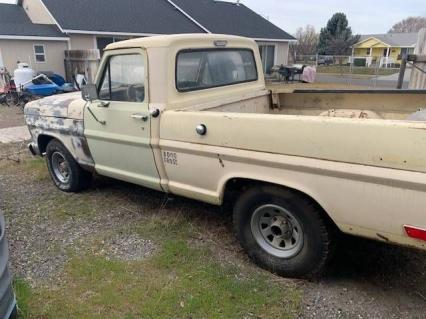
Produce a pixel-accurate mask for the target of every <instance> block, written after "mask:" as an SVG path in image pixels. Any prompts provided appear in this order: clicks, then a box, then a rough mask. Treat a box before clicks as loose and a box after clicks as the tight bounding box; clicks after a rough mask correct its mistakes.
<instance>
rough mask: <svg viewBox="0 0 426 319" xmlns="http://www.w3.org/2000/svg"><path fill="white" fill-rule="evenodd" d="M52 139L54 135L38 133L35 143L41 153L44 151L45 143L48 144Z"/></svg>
mask: <svg viewBox="0 0 426 319" xmlns="http://www.w3.org/2000/svg"><path fill="white" fill-rule="evenodd" d="M54 139H55V138H54V137H52V136H49V135H39V137H38V139H37V144H38V149H39V150H40V153H41V154H44V153H46V148H47V144H49V142H50V141H51V140H54Z"/></svg>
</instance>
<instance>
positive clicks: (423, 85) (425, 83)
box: [409, 29, 426, 90]
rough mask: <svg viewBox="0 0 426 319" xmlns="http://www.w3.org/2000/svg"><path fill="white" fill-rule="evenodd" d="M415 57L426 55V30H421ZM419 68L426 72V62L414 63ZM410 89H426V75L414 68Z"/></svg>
mask: <svg viewBox="0 0 426 319" xmlns="http://www.w3.org/2000/svg"><path fill="white" fill-rule="evenodd" d="M414 54H415V55H425V54H426V29H421V30H420V32H419V35H418V38H417V45H416V49H415V50H414ZM414 63H415V65H416V66H417V67H419V68H420V69H422V70H426V62H414ZM409 88H410V89H417V90H421V89H426V74H425V73H423V72H421V71H420V70H417V69H416V68H412V70H411V79H410V86H409Z"/></svg>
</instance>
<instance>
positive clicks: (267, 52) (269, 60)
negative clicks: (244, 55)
mask: <svg viewBox="0 0 426 319" xmlns="http://www.w3.org/2000/svg"><path fill="white" fill-rule="evenodd" d="M259 51H260V58H261V59H262V65H263V71H265V73H266V74H271V73H272V68H273V66H274V64H275V45H259Z"/></svg>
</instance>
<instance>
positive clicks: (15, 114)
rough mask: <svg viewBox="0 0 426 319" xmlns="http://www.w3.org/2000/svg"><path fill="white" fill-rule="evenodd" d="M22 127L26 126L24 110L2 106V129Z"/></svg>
mask: <svg viewBox="0 0 426 319" xmlns="http://www.w3.org/2000/svg"><path fill="white" fill-rule="evenodd" d="M22 125H25V120H24V112H23V111H22V109H20V108H18V107H15V106H14V107H8V106H5V105H3V104H0V129H2V128H7V127H15V126H22Z"/></svg>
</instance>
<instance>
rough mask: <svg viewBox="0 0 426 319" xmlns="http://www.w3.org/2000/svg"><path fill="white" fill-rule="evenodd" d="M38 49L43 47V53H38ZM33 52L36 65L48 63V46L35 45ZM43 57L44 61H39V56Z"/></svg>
mask: <svg viewBox="0 0 426 319" xmlns="http://www.w3.org/2000/svg"><path fill="white" fill-rule="evenodd" d="M36 47H42V48H43V53H37V52H36V49H35V48H36ZM33 52H34V61H35V63H40V64H44V63H47V54H46V46H45V45H44V44H33ZM41 55H42V56H43V57H44V61H37V56H41Z"/></svg>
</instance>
